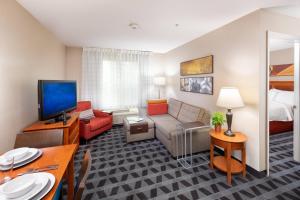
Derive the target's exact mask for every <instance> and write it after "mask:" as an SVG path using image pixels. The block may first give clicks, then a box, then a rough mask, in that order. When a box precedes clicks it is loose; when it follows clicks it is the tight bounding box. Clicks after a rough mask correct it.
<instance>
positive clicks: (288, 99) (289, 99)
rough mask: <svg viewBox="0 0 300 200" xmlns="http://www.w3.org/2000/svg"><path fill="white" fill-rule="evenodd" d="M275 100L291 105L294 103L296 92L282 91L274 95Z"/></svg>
mask: <svg viewBox="0 0 300 200" xmlns="http://www.w3.org/2000/svg"><path fill="white" fill-rule="evenodd" d="M274 101H276V102H278V103H283V104H286V105H289V106H293V105H294V92H292V91H283V90H282V91H280V90H279V92H278V93H277V94H276V96H275V97H274Z"/></svg>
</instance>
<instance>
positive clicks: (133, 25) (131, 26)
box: [128, 23, 139, 30]
mask: <svg viewBox="0 0 300 200" xmlns="http://www.w3.org/2000/svg"><path fill="white" fill-rule="evenodd" d="M128 26H129V27H130V28H131V29H132V30H136V29H138V28H139V25H138V24H137V23H130V24H129V25H128Z"/></svg>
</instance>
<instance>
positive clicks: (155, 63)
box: [66, 47, 165, 100]
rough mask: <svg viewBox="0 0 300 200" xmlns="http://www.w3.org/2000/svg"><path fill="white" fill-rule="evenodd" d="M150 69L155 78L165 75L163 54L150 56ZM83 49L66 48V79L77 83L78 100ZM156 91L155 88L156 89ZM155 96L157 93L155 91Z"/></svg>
mask: <svg viewBox="0 0 300 200" xmlns="http://www.w3.org/2000/svg"><path fill="white" fill-rule="evenodd" d="M149 62H150V67H151V70H152V71H151V72H152V73H153V75H154V76H161V75H164V73H165V72H164V64H163V62H164V57H163V55H162V54H158V53H152V54H151V55H150V60H149ZM81 65H82V48H80V47H67V48H66V78H67V79H69V80H76V81H77V90H78V99H79V100H80V99H81V98H80V93H81V79H82V69H81ZM154 89H155V88H154ZM153 92H154V93H155V94H156V93H157V91H153ZM162 93H164V92H163V89H162Z"/></svg>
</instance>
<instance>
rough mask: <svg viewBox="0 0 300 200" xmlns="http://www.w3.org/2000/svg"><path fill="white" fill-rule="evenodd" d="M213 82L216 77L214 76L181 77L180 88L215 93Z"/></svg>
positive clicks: (195, 91) (202, 92)
mask: <svg viewBox="0 0 300 200" xmlns="http://www.w3.org/2000/svg"><path fill="white" fill-rule="evenodd" d="M213 83H214V78H213V77H212V76H207V77H188V78H180V90H181V91H184V92H193V93H200V94H209V95H213V92H214V91H213V88H214V84H213Z"/></svg>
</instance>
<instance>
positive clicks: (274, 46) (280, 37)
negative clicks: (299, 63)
mask: <svg viewBox="0 0 300 200" xmlns="http://www.w3.org/2000/svg"><path fill="white" fill-rule="evenodd" d="M299 41H300V36H293V35H288V34H283V33H276V32H269V49H270V51H277V50H282V49H288V48H293V47H294V44H295V43H296V42H297V43H299Z"/></svg>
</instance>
